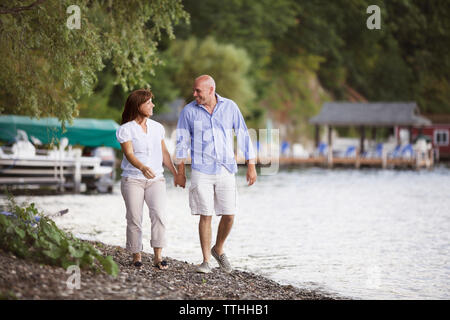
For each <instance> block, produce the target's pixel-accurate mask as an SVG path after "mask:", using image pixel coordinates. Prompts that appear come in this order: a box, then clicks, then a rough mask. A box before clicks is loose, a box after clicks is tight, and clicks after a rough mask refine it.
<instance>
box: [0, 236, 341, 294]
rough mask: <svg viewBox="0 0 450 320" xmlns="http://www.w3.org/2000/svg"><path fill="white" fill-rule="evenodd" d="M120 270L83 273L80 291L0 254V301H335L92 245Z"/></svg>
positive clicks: (57, 272)
mask: <svg viewBox="0 0 450 320" xmlns="http://www.w3.org/2000/svg"><path fill="white" fill-rule="evenodd" d="M90 243H91V244H93V245H94V246H95V247H96V248H97V249H98V250H100V251H101V252H102V253H103V254H105V255H110V256H112V257H113V259H114V261H115V262H116V263H117V264H118V266H119V274H118V276H117V277H116V278H114V277H112V276H110V275H108V274H106V273H104V272H93V271H90V270H84V269H83V270H81V274H80V281H79V284H80V288H79V289H78V288H76V287H75V288H72V287H73V285H70V284H69V285H68V282H69V283H71V282H70V280H69V277H70V276H71V274H70V273H67V272H66V270H65V269H64V268H61V267H55V266H49V265H43V264H41V263H38V262H35V261H32V260H24V259H20V258H18V257H16V256H14V255H13V254H12V253H10V252H5V251H2V250H0V299H27V300H28V299H31V300H40V299H46V300H60V299H76V300H110V299H114V300H122V299H124V300H141V299H142V300H160V299H162V300H216V299H217V300H335V299H343V298H342V297H337V296H335V295H333V294H327V293H324V292H318V291H313V290H308V289H300V288H296V287H293V286H291V285H281V284H279V283H277V282H275V281H272V280H270V279H267V278H264V277H262V276H260V275H256V274H253V273H250V272H245V271H240V270H233V272H231V273H230V274H227V273H225V272H222V271H221V270H220V269H219V268H214V269H213V271H212V272H211V273H209V274H199V273H196V271H195V269H196V265H194V264H191V263H187V262H185V261H179V260H175V259H171V258H168V257H165V260H166V261H168V263H169V269H168V270H159V269H157V268H155V267H152V261H153V255H152V254H149V253H146V252H143V253H142V261H143V265H142V266H141V267H139V268H136V267H135V266H133V265H132V264H131V255H130V254H129V252H127V251H126V250H125V249H124V248H122V247H119V246H110V245H106V244H103V243H99V242H90Z"/></svg>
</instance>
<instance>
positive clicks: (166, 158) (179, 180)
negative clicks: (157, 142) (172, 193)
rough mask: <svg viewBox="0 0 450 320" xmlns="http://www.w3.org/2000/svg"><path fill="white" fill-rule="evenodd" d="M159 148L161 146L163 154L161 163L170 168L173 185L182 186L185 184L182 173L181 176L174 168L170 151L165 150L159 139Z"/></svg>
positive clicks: (162, 141) (164, 145)
mask: <svg viewBox="0 0 450 320" xmlns="http://www.w3.org/2000/svg"><path fill="white" fill-rule="evenodd" d="M161 148H162V154H163V164H164V165H165V166H166V167H167V168H168V169H169V170H170V172H172V174H173V180H174V185H175V186H177V185H179V186H180V187H182V188H184V186H185V184H186V179H185V178H184V175H183V176H181V175H180V174H179V173H178V171H177V169H175V166H174V165H173V162H172V158H171V157H170V153H169V151H168V150H167V147H166V144H165V143H164V140H161ZM183 178H184V179H183Z"/></svg>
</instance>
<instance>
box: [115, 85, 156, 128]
mask: <svg viewBox="0 0 450 320" xmlns="http://www.w3.org/2000/svg"><path fill="white" fill-rule="evenodd" d="M150 98H153V93H152V92H151V91H150V90H148V89H138V90H134V91H133V92H131V93H130V95H129V96H128V98H127V101H126V102H125V108H124V109H123V112H122V122H121V123H120V124H124V123H126V122H128V121H132V120H134V119H136V118H137V116H138V115H139V107H140V106H141V104H143V103H144V102H146V101H148V99H150Z"/></svg>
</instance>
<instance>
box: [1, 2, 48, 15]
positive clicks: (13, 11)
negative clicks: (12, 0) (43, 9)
mask: <svg viewBox="0 0 450 320" xmlns="http://www.w3.org/2000/svg"><path fill="white" fill-rule="evenodd" d="M45 1H46V0H37V1H35V2H33V3H32V4H30V5H28V6H21V7H12V8H6V7H4V6H0V14H8V13H11V14H16V13H19V12H22V11H26V10H31V9H33V8H34V7H36V6H38V5H40V4H41V3H43V2H45Z"/></svg>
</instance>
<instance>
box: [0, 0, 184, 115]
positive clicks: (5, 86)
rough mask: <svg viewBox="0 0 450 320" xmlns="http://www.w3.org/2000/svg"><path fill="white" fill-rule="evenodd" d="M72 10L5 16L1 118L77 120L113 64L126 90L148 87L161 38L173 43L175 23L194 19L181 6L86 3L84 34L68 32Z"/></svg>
mask: <svg viewBox="0 0 450 320" xmlns="http://www.w3.org/2000/svg"><path fill="white" fill-rule="evenodd" d="M21 3H22V2H21V1H17V0H14V1H9V3H8V6H5V5H2V9H3V8H17V7H20V5H21ZM72 4H73V1H69V0H62V1H59V0H48V1H45V2H43V3H41V4H39V6H35V7H34V8H32V9H30V10H26V11H20V12H16V13H4V14H1V15H0V19H1V20H0V39H1V43H2V45H1V47H0V66H1V72H0V112H2V113H15V114H28V115H31V116H36V117H41V116H56V117H58V118H59V119H61V120H62V121H65V120H68V121H70V120H71V119H72V118H73V117H74V116H77V112H76V105H77V100H78V99H79V98H80V97H81V96H83V95H86V94H90V93H91V92H92V89H93V87H94V85H95V83H96V80H97V72H98V71H100V70H102V69H103V67H104V65H105V62H106V61H110V63H111V65H112V68H113V70H114V83H119V84H120V85H121V86H122V87H123V89H124V90H126V91H127V90H129V89H131V88H134V87H137V86H140V87H144V86H148V83H147V82H146V81H145V77H144V73H145V72H150V73H151V72H153V69H154V66H155V65H157V64H158V63H159V59H158V56H157V43H158V40H159V39H160V38H161V35H162V32H163V31H165V32H166V33H167V34H168V36H169V37H173V36H174V34H173V25H174V24H176V23H178V22H179V20H180V19H184V20H187V19H188V15H187V14H186V12H185V11H183V7H182V5H181V2H180V1H179V0H154V1H145V0H130V1H106V0H80V1H77V5H78V6H79V7H80V12H81V15H80V17H81V28H80V29H69V28H68V27H67V24H66V22H67V19H68V17H69V14H67V13H66V10H67V8H68V7H69V6H70V5H72ZM4 10H6V9H4ZM10 10H11V9H10Z"/></svg>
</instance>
